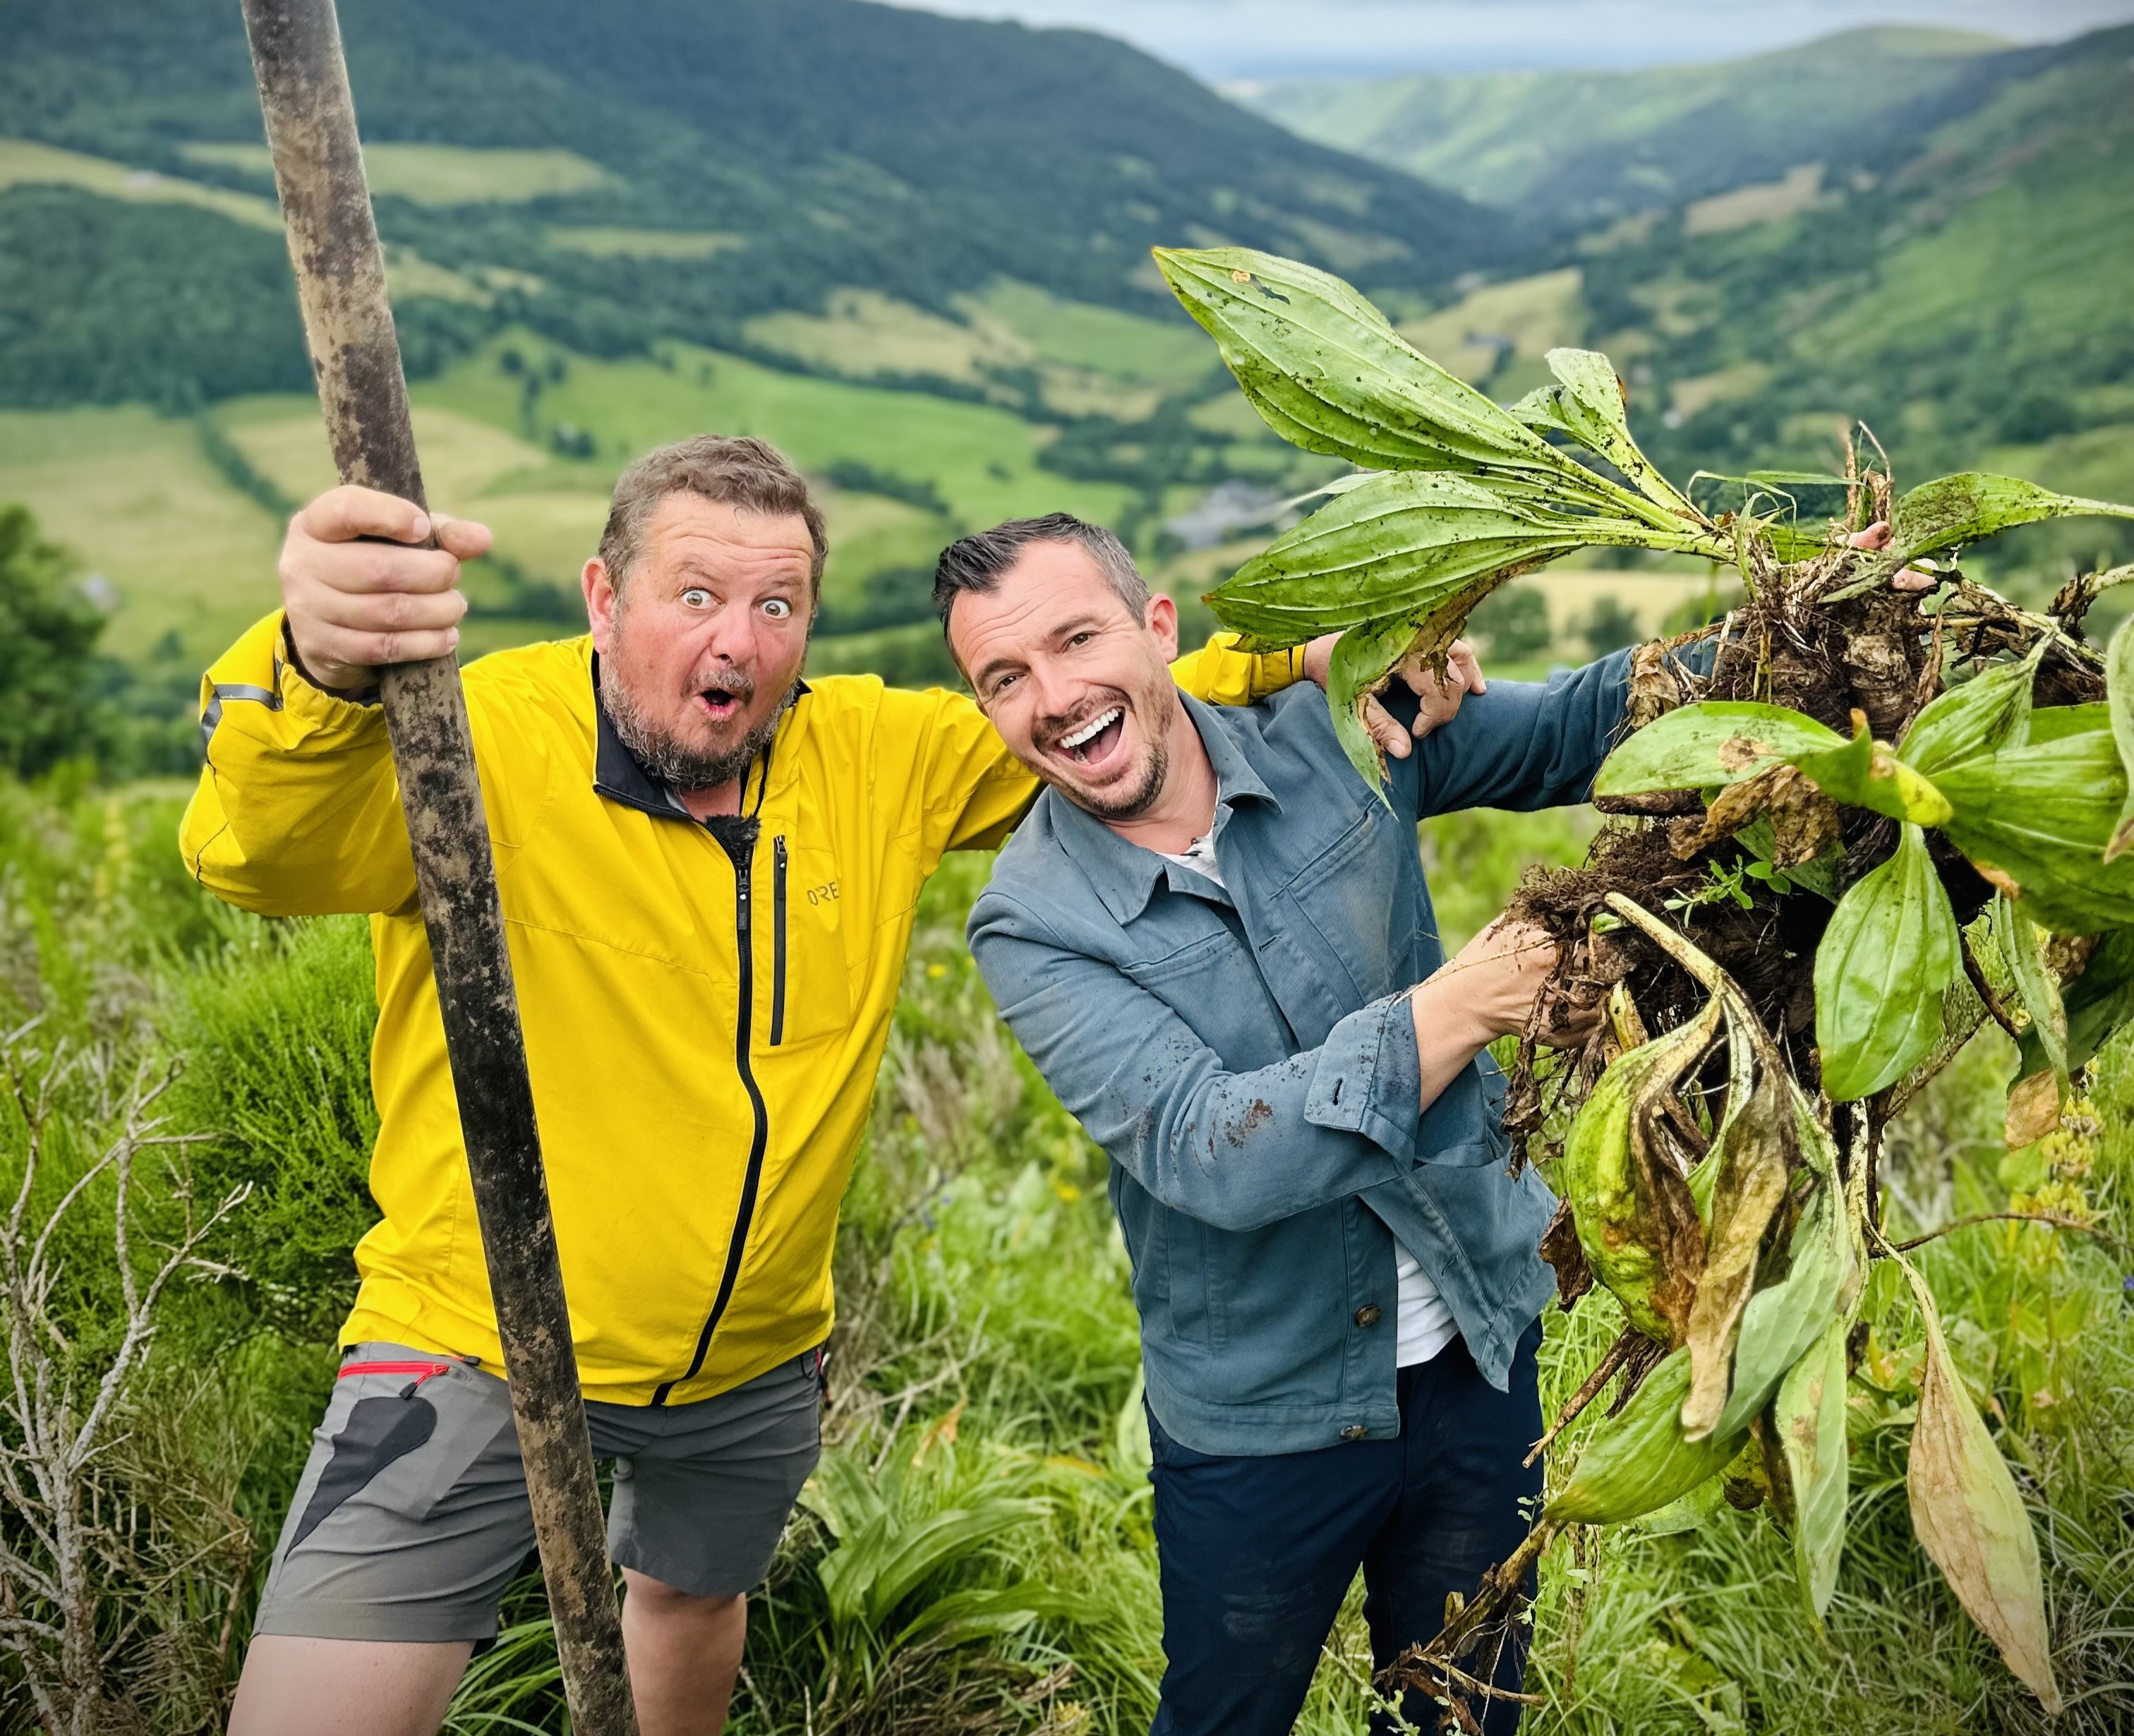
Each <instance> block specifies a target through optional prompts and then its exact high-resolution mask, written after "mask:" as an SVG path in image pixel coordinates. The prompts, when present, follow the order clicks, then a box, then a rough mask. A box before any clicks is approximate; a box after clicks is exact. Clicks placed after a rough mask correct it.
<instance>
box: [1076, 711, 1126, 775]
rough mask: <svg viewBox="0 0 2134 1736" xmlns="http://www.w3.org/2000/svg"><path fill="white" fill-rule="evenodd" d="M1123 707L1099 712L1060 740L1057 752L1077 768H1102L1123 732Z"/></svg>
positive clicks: (1124, 725) (1124, 723)
mask: <svg viewBox="0 0 2134 1736" xmlns="http://www.w3.org/2000/svg"><path fill="white" fill-rule="evenodd" d="M1126 721H1127V713H1126V707H1125V706H1112V707H1111V708H1110V709H1109V710H1108V711H1099V712H1098V714H1097V715H1096V716H1094V717H1092V718H1091V719H1090V720H1089V721H1088V722H1087V723H1085V724H1084V725H1083V726H1081V727H1080V728H1079V729H1078V730H1076V731H1074V732H1073V733H1072V734H1070V735H1062V736H1061V737H1060V752H1061V753H1062V754H1064V755H1066V757H1067V758H1068V759H1071V760H1073V761H1074V763H1075V764H1077V765H1101V764H1103V763H1104V761H1105V760H1107V759H1110V758H1111V756H1112V754H1113V750H1115V749H1117V747H1118V745H1119V737H1120V736H1121V735H1123V734H1124V733H1125V731H1126Z"/></svg>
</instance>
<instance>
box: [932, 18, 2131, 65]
mask: <svg viewBox="0 0 2134 1736" xmlns="http://www.w3.org/2000/svg"><path fill="white" fill-rule="evenodd" d="M898 3H904V4H921V3H923V4H924V5H925V7H926V9H928V10H930V11H934V12H957V13H962V14H964V15H967V16H971V17H991V18H1004V17H1012V18H1018V19H1021V21H1022V22H1025V23H1028V24H1035V25H1069V26H1075V27H1080V28H1083V29H1087V30H1098V31H1103V32H1105V33H1106V34H1107V35H1110V36H1123V37H1124V38H1125V39H1126V40H1127V41H1131V42H1133V43H1135V44H1136V45H1137V46H1140V47H1142V48H1145V49H1147V50H1148V51H1150V52H1151V53H1153V54H1156V55H1161V56H1162V57H1163V58H1164V59H1166V60H1171V61H1173V62H1175V63H1176V64H1177V65H1181V66H1185V67H1186V68H1188V69H1189V70H1192V71H1194V72H1195V73H1198V74H1199V75H1200V76H1202V77H1203V78H1207V79H1216V80H1221V79H1243V78H1276V77H1284V76H1312V75H1322V76H1344V75H1357V74H1369V73H1373V72H1381V73H1391V72H1409V71H1420V70H1441V71H1469V70H1497V69H1502V68H1514V67H1537V68H1538V67H1562V66H1640V65H1656V64H1659V63H1662V62H1667V61H1683V60H1725V59H1731V58H1733V57H1735V56H1737V55H1750V54H1756V53H1760V52H1762V51H1765V50H1767V49H1771V48H1778V47H1783V46H1787V45H1789V44H1792V43H1796V42H1804V41H1808V40H1810V39H1811V38H1813V37H1816V36H1827V35H1828V34H1830V33H1831V32H1832V31H1839V30H1846V29H1850V28H1852V27H1855V26H1856V25H1860V24H1863V23H1870V22H1872V23H1888V24H1915V25H1938V26H1941V27H1946V28H1951V29H1958V30H1969V31H1980V32H1982V33H1984V34H1988V35H1992V36H2012V37H2016V38H2017V39H2020V40H2023V41H2052V40H2056V39H2058V38H2061V37H2065V36H2075V35H2078V34H2080V33H2081V32H2082V31H2085V30H2091V29H2095V28H2097V27H2100V26H2103V25H2107V24H2117V23H2124V22H2128V21H2129V20H2134V0H2025V3H2024V4H2023V5H2022V6H2021V7H2016V6H2011V5H2010V4H2008V3H2007V0H1881V3H1879V4H1877V5H1876V6H1875V7H1873V9H1872V10H1871V11H1869V12H1863V10H1862V9H1861V7H1859V6H1858V5H1857V4H1856V0H898Z"/></svg>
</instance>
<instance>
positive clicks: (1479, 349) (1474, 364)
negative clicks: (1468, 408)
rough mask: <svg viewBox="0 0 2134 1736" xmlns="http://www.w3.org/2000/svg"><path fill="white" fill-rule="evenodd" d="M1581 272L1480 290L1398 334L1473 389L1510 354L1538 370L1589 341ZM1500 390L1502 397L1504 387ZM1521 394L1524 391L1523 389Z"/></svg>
mask: <svg viewBox="0 0 2134 1736" xmlns="http://www.w3.org/2000/svg"><path fill="white" fill-rule="evenodd" d="M1398 330H1399V332H1400V335H1402V336H1403V337H1404V338H1406V339H1407V340H1408V342H1409V343H1411V344H1412V345H1415V347H1416V348H1417V349H1418V350H1421V351H1422V353H1423V354H1425V355H1427V356H1428V357H1429V358H1430V359H1431V360H1432V361H1433V362H1436V364H1438V366H1439V367H1441V368H1443V369H1446V370H1448V371H1449V372H1451V373H1453V374H1458V375H1459V376H1460V379H1464V380H1465V381H1467V382H1468V383H1470V384H1474V383H1479V382H1480V381H1482V380H1485V379H1489V376H1490V375H1491V374H1493V373H1494V371H1495V369H1496V368H1497V365H1498V362H1499V359H1500V358H1501V357H1502V356H1503V354H1504V352H1505V351H1506V350H1509V351H1510V352H1511V354H1512V357H1513V358H1514V360H1515V361H1516V362H1518V363H1523V364H1528V366H1529V368H1530V369H1540V370H1541V377H1542V378H1544V379H1545V378H1547V373H1546V370H1545V369H1542V365H1541V359H1542V358H1543V356H1544V355H1546V354H1547V353H1548V352H1549V350H1552V349H1553V348H1555V347H1556V346H1557V345H1563V344H1579V343H1582V342H1583V341H1584V340H1585V337H1586V304H1585V301H1584V298H1583V297H1582V296H1581V277H1580V274H1579V271H1578V268H1577V267H1576V266H1566V267H1565V268H1563V269H1562V270H1561V271H1552V272H1542V273H1541V274H1540V275H1539V276H1538V277H1518V278H1514V279H1513V280H1512V281H1511V282H1506V283H1491V284H1489V285H1486V286H1485V287H1482V288H1480V289H1477V290H1475V291H1474V292H1471V293H1470V294H1469V295H1467V296H1465V297H1463V298H1462V299H1460V301H1456V302H1455V303H1454V304H1453V305H1452V306H1450V307H1447V308H1444V309H1442V310H1441V311H1438V312H1436V313H1433V314H1429V315H1427V316H1424V317H1423V318H1422V319H1419V320H1409V321H1405V322H1403V324H1402V325H1400V326H1399V327H1398ZM1496 389H1498V390H1499V393H1503V392H1504V389H1505V388H1502V387H1499V388H1496ZM1521 389H1523V388H1521Z"/></svg>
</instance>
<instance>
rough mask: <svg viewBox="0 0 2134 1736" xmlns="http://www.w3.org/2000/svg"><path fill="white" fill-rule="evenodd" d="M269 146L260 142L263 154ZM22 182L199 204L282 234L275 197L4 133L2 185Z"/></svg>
mask: <svg viewBox="0 0 2134 1736" xmlns="http://www.w3.org/2000/svg"><path fill="white" fill-rule="evenodd" d="M266 148H267V147H265V146H263V145H262V146H260V147H258V149H259V152H260V154H261V156H262V157H264V156H265V154H266ZM19 186H57V187H79V188H80V189H81V190H82V191H84V193H94V194H98V195H100V196H102V197H104V198H105V199H125V200H133V201H135V202H137V203H142V204H160V205H197V206H199V207H200V209H201V210H209V211H215V212H218V213H220V215H223V216H225V217H228V218H230V219H234V220H235V221H236V222H239V223H246V224H251V225H252V227H253V228H254V229H273V230H274V231H275V232H276V233H277V234H279V233H280V232H281V228H282V213H281V210H280V209H279V207H278V206H277V205H275V203H274V201H273V200H272V199H262V198H260V197H258V195H255V194H252V193H236V192H232V191H231V190H229V188H227V187H209V186H201V185H200V183H199V182H198V181H186V180H184V179H183V178H181V176H175V175H158V174H157V173H156V172H155V171H153V170H152V169H131V168H128V166H126V165H125V164H124V163H121V162H112V161H111V160H110V159H109V158H108V157H85V156H84V155H83V154H82V153H81V152H78V151H62V150H60V149H59V148H58V147H56V146H53V145H41V144H36V143H34V142H31V140H29V139H25V138H0V188H5V187H19Z"/></svg>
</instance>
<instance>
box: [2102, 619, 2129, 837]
mask: <svg viewBox="0 0 2134 1736" xmlns="http://www.w3.org/2000/svg"><path fill="white" fill-rule="evenodd" d="M2104 682H2105V695H2106V702H2107V706H2108V707H2109V709H2110V715H2111V718H2112V740H2113V741H2114V742H2115V743H2116V744H2117V746H2118V749H2119V764H2120V767H2121V769H2122V770H2123V771H2124V772H2125V773H2126V774H2127V799H2126V801H2125V802H2124V803H2122V804H2121V806H2120V809H2119V823H2118V824H2117V825H2116V826H2114V827H2112V837H2111V839H2110V840H2109V841H2107V843H2106V845H2105V846H2104V860H2105V861H2107V862H2111V861H2117V860H2118V859H2119V857H2120V856H2122V855H2124V854H2125V853H2126V851H2127V850H2128V849H2129V848H2130V847H2134V620H2127V621H2126V622H2123V623H2122V624H2121V626H2120V629H2119V630H2118V631H2117V633H2115V634H2112V646H2111V649H2110V650H2109V651H2108V652H2107V654H2106V657H2105V660H2104Z"/></svg>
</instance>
